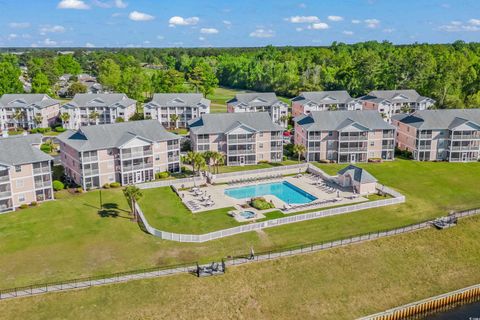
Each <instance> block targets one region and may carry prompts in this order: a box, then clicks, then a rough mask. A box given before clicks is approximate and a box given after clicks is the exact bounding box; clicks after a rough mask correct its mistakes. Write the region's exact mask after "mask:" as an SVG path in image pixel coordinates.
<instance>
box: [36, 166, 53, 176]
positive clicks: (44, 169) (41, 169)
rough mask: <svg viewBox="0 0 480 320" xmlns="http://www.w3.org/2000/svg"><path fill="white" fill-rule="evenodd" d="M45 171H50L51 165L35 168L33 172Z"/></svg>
mask: <svg viewBox="0 0 480 320" xmlns="http://www.w3.org/2000/svg"><path fill="white" fill-rule="evenodd" d="M44 173H50V167H42V168H35V169H33V174H34V175H37V174H44Z"/></svg>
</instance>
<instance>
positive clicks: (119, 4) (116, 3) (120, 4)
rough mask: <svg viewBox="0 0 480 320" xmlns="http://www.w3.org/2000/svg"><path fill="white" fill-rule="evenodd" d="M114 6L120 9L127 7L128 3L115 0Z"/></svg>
mask: <svg viewBox="0 0 480 320" xmlns="http://www.w3.org/2000/svg"><path fill="white" fill-rule="evenodd" d="M115 7H117V8H120V9H124V8H126V7H128V3H126V2H125V1H123V0H115Z"/></svg>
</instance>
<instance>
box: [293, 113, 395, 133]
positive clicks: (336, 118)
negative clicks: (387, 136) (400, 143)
mask: <svg viewBox="0 0 480 320" xmlns="http://www.w3.org/2000/svg"><path fill="white" fill-rule="evenodd" d="M294 121H295V122H297V123H298V124H299V125H301V126H302V127H303V128H305V129H306V130H307V131H336V130H341V129H342V128H344V127H345V126H347V125H350V124H353V123H357V124H359V125H361V126H363V127H366V128H368V129H369V130H383V129H385V130H391V129H395V127H393V126H392V125H390V124H388V123H387V122H385V121H384V120H383V118H382V116H381V115H380V113H378V112H377V111H376V110H363V111H313V112H311V113H310V114H309V115H300V116H298V117H296V118H295V119H294Z"/></svg>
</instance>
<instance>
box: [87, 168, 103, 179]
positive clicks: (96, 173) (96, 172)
mask: <svg viewBox="0 0 480 320" xmlns="http://www.w3.org/2000/svg"><path fill="white" fill-rule="evenodd" d="M99 173H100V170H98V169H96V170H83V176H84V177H89V176H97V175H98V174H99Z"/></svg>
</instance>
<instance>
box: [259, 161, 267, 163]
mask: <svg viewBox="0 0 480 320" xmlns="http://www.w3.org/2000/svg"><path fill="white" fill-rule="evenodd" d="M258 163H268V161H267V160H260V161H258Z"/></svg>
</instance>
